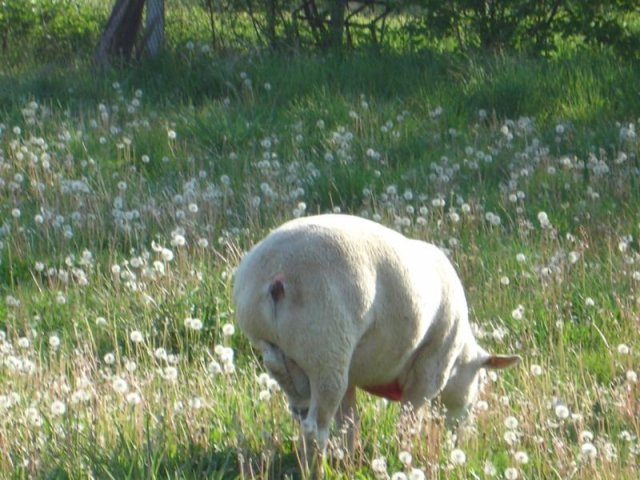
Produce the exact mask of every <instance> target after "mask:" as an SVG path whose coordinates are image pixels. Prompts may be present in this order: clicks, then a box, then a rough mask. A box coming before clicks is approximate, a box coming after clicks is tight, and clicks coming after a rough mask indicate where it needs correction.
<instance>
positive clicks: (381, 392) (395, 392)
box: [362, 380, 402, 402]
mask: <svg viewBox="0 0 640 480" xmlns="http://www.w3.org/2000/svg"><path fill="white" fill-rule="evenodd" d="M362 389H363V390H365V391H367V392H369V393H372V394H373V395H376V396H378V397H382V398H386V399H387V400H393V401H395V402H399V401H400V400H402V387H401V386H400V384H399V383H398V381H397V380H396V381H394V382H391V383H388V384H386V385H373V386H371V387H362Z"/></svg>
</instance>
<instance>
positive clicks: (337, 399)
mask: <svg viewBox="0 0 640 480" xmlns="http://www.w3.org/2000/svg"><path fill="white" fill-rule="evenodd" d="M309 380H310V384H311V401H310V403H309V412H308V414H307V416H306V418H305V419H304V420H302V421H301V422H300V425H301V428H302V431H303V436H304V445H303V448H304V457H305V461H306V465H307V466H308V467H309V466H311V465H315V466H316V468H319V467H320V465H321V463H322V457H323V455H324V452H325V450H326V448H327V444H328V442H329V429H330V427H331V422H332V421H333V418H334V417H335V415H336V413H337V412H338V409H339V406H340V403H341V401H342V399H343V398H344V396H345V393H346V392H347V387H348V382H347V369H346V368H345V369H336V370H332V371H331V372H325V373H323V374H320V375H318V376H315V377H314V376H313V375H309Z"/></svg>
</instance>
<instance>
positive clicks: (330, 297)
mask: <svg viewBox="0 0 640 480" xmlns="http://www.w3.org/2000/svg"><path fill="white" fill-rule="evenodd" d="M233 297H234V302H235V309H236V310H235V311H236V317H237V321H238V325H239V326H240V328H241V329H242V331H243V332H244V333H245V334H246V335H247V336H248V338H249V339H250V341H251V342H252V343H253V344H254V345H255V346H256V347H257V348H259V349H260V350H261V351H262V355H263V361H264V364H265V367H266V368H267V370H269V372H270V373H271V375H272V376H273V377H274V378H275V379H276V380H277V381H278V382H279V384H280V386H281V387H282V389H283V391H284V392H285V393H286V394H287V396H288V397H289V402H290V406H291V410H292V412H293V413H295V414H296V415H297V416H299V418H300V420H301V425H302V429H303V432H304V437H305V440H306V441H307V442H317V448H318V449H319V450H320V451H321V452H322V451H324V449H325V447H326V445H327V441H328V437H329V427H330V424H331V420H332V419H333V418H334V417H335V418H336V420H337V422H338V423H339V424H342V423H343V422H344V421H345V420H346V418H348V416H349V417H350V416H354V418H355V415H356V414H355V389H356V387H360V388H362V389H364V390H367V391H369V392H371V393H374V394H376V395H380V396H383V397H387V398H389V399H391V400H400V401H402V402H408V403H410V404H411V405H412V406H413V407H414V409H419V408H420V407H421V406H422V405H423V404H424V403H425V401H426V400H430V399H432V398H434V397H436V396H437V395H440V398H441V400H442V403H443V404H444V405H445V406H446V408H447V412H448V413H447V415H448V417H450V418H457V417H460V416H463V415H464V414H465V413H466V412H467V411H468V409H469V407H470V406H471V404H472V403H473V401H474V400H475V398H476V396H477V392H478V386H479V379H478V378H479V375H478V373H479V371H480V370H481V369H482V368H505V367H508V366H510V365H513V364H514V363H516V362H517V361H518V360H519V357H518V356H498V355H490V354H489V353H487V352H486V351H485V350H484V349H483V348H482V347H480V346H479V345H478V344H477V343H476V340H475V338H474V337H473V334H472V332H471V328H470V326H469V320H468V313H467V302H466V299H465V295H464V291H463V288H462V284H461V283H460V279H459V278H458V275H457V274H456V272H455V270H454V268H453V266H452V265H451V262H450V261H449V260H448V259H447V257H446V255H445V254H444V253H443V252H442V251H441V250H440V249H439V248H437V247H435V246H434V245H431V244H429V243H426V242H423V241H419V240H411V239H408V238H406V237H404V236H403V235H401V234H400V233H398V232H396V231H394V230H391V229H389V228H386V227H384V226H382V225H379V224H377V223H375V222H372V221H369V220H366V219H363V218H359V217H354V216H349V215H318V216H312V217H306V218H301V219H297V220H293V221H290V222H288V223H285V224H284V225H282V226H280V227H279V228H277V229H276V230H274V231H273V232H271V233H270V234H269V235H268V236H267V237H266V238H265V239H263V240H262V241H261V242H260V243H258V244H257V245H256V246H255V247H254V248H253V249H252V250H251V251H250V252H249V253H248V254H247V255H246V256H245V257H244V258H243V260H242V261H241V263H240V265H239V266H238V268H237V270H236V273H235V281H234V288H233ZM308 444H309V443H308ZM311 444H313V443H311Z"/></svg>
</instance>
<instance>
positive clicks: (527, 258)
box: [0, 9, 640, 480]
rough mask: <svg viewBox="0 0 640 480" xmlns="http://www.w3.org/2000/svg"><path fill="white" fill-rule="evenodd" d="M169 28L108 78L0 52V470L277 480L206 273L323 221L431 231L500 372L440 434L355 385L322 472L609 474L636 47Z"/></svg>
mask: <svg viewBox="0 0 640 480" xmlns="http://www.w3.org/2000/svg"><path fill="white" fill-rule="evenodd" d="M94 14H95V15H97V17H96V18H104V16H105V15H107V14H108V12H102V13H101V10H99V9H98V10H96V11H94ZM183 14H184V15H185V16H187V18H192V17H193V16H194V15H195V14H194V13H192V12H191V13H184V12H183ZM100 15H103V16H102V17H100ZM175 15H176V16H177V17H179V15H180V12H178V13H175ZM70 18H71V17H70ZM81 18H84V17H81ZM93 19H94V17H93V16H91V17H90V20H87V23H86V24H83V25H84V26H85V27H86V29H84V30H83V29H80V30H79V31H82V32H84V33H82V35H83V36H82V38H85V37H84V35H85V34H86V35H88V38H90V39H95V38H97V35H98V33H99V32H98V28H97V27H96V28H94V27H92V25H93V23H91V22H93V21H94V20H93ZM193 23H194V24H195V25H201V24H202V25H206V17H202V18H200V23H198V22H193ZM99 24H100V22H97V21H96V23H95V25H99ZM179 25H184V24H179ZM168 28H169V25H168ZM76 30H77V29H75V30H69V29H66V30H65V29H63V30H62V32H63V33H64V32H67V33H69V32H75V31H76ZM203 31H205V32H206V29H205V30H203ZM169 33H170V35H169V45H168V48H167V51H166V52H165V53H164V55H163V56H162V57H161V58H159V59H155V60H142V61H141V62H139V63H137V64H134V65H126V66H121V67H114V68H112V69H109V70H101V71H96V70H95V69H94V67H93V66H92V65H91V64H90V62H89V61H88V58H89V57H90V49H89V50H87V49H86V46H85V47H83V45H84V44H83V43H82V42H79V43H74V42H71V43H69V44H68V46H69V48H62V49H61V50H60V51H59V52H56V51H54V50H55V49H52V48H49V49H46V51H42V50H40V48H41V47H42V46H43V45H46V42H44V41H43V40H42V38H39V37H38V36H37V32H36V33H33V32H31V33H29V35H35V37H34V36H30V37H29V40H28V41H27V40H25V48H24V50H22V51H20V52H19V51H16V50H15V49H14V50H12V51H11V52H5V53H6V54H7V55H6V56H5V59H7V61H6V62H4V61H3V62H0V446H1V448H0V477H2V478H87V477H91V478H260V479H261V478H285V477H289V478H299V468H298V456H297V454H296V440H297V436H298V428H297V425H296V424H295V422H294V421H293V419H292V418H291V416H290V415H289V413H288V411H287V406H286V400H285V398H284V396H283V394H282V392H280V391H279V389H278V387H277V384H275V383H274V382H273V380H271V379H270V378H269V377H268V376H267V375H266V374H265V373H264V372H263V370H262V368H261V366H260V362H259V359H258V358H256V357H255V355H254V353H253V352H252V350H251V349H250V347H249V345H248V342H247V341H246V339H245V338H243V336H242V334H241V333H240V332H239V331H237V329H236V328H235V327H234V313H233V308H232V304H231V302H230V287H231V282H232V276H233V270H234V267H235V265H237V263H238V261H239V259H240V258H241V255H242V253H243V252H244V251H246V250H247V249H248V248H250V247H251V245H253V244H254V243H255V242H256V241H258V240H259V239H260V238H262V237H263V236H264V235H265V234H266V233H267V232H268V231H269V230H270V229H271V228H273V227H275V226H276V225H278V224H280V223H281V222H283V221H285V220H287V219H290V218H293V217H296V216H302V215H309V214H314V213H320V212H329V211H334V212H345V213H352V214H357V215H361V216H364V217H367V218H371V219H374V220H375V221H378V222H380V223H382V224H385V225H388V226H391V227H393V228H396V229H397V230H399V231H401V232H403V233H404V234H406V235H408V236H412V237H415V238H421V239H425V240H429V241H431V242H433V243H435V244H437V245H439V246H441V247H442V248H444V249H446V251H447V252H448V253H449V255H450V257H451V258H452V260H453V261H454V262H455V265H456V267H457V269H458V271H459V273H460V276H461V277H462V280H463V284H464V285H465V287H466V290H467V295H468V300H469V304H470V308H471V312H470V313H471V319H472V321H473V324H474V329H475V331H476V335H477V336H478V337H479V338H480V339H481V343H482V344H483V346H485V347H486V348H487V349H490V350H492V351H497V352H501V353H509V352H513V353H518V354H520V355H521V356H522V357H523V362H522V364H520V365H519V366H518V367H517V368H514V369H512V370H509V371H505V372H504V373H501V374H500V375H499V377H498V376H495V375H493V374H492V375H490V376H489V377H488V378H487V382H486V386H485V391H484V394H483V396H482V398H481V401H480V402H479V403H478V405H477V407H476V409H475V422H474V424H473V426H472V427H471V431H469V432H467V433H466V434H465V435H461V436H455V435H452V434H451V433H449V432H447V431H446V430H445V428H444V425H443V421H442V417H441V414H440V412H439V411H438V409H437V408H435V406H434V409H433V411H430V412H428V415H426V418H425V419H424V420H423V421H421V422H418V423H416V422H415V421H414V420H412V416H411V415H410V412H403V411H401V409H400V408H399V406H398V405H397V404H394V403H387V402H386V401H384V400H381V399H378V398H375V397H371V396H369V395H366V394H360V395H359V398H358V403H359V407H360V411H361V414H362V428H361V441H362V448H361V450H359V451H358V452H357V453H356V454H355V455H354V456H350V455H348V454H347V452H346V450H345V449H344V446H343V442H342V441H343V439H342V436H341V435H340V432H334V433H335V434H334V436H333V437H332V442H331V445H330V448H329V454H328V455H327V459H326V465H325V472H326V476H327V478H374V477H375V478H392V479H395V480H400V479H403V478H411V479H419V478H425V477H426V478H434V479H435V478H440V479H454V478H460V479H462V478H506V479H516V478H531V479H536V478H541V479H542V478H544V479H547V478H549V479H550V478H558V479H561V478H562V479H564V478H593V479H634V478H637V476H638V472H639V470H640V465H639V464H640V439H639V435H640V386H639V384H638V374H639V373H640V361H639V360H640V288H639V287H640V243H639V240H638V239H639V238H640V210H639V209H638V205H639V204H640V158H639V154H640V143H639V139H638V132H637V128H638V121H639V120H638V119H639V117H640V92H639V90H638V83H637V79H638V78H639V77H640V66H639V65H638V64H637V62H634V61H630V60H628V59H627V60H625V59H621V58H620V57H617V56H615V54H614V53H611V52H610V51H608V50H607V49H602V50H598V49H595V50H594V49H581V48H574V47H571V48H567V49H566V51H560V52H558V53H557V54H556V55H555V56H553V57H552V58H546V59H540V58H531V57H526V56H523V55H518V54H502V55H493V54H492V55H489V54H482V53H472V54H461V53H453V52H448V53H447V52H443V51H440V50H438V49H429V50H424V51H419V52H410V53H407V52H397V51H393V50H390V51H368V50H366V49H357V50H355V51H352V52H348V53H342V54H336V53H310V52H306V53H305V52H297V53H296V54H291V53H290V52H269V51H264V50H260V49H249V50H246V51H243V52H241V53H239V52H231V51H225V52H220V51H218V50H215V49H213V48H211V46H210V43H209V41H210V38H209V37H207V36H206V35H205V34H203V33H202V31H201V30H198V29H197V28H194V29H193V30H189V29H188V28H186V27H184V26H182V27H180V28H177V29H176V30H175V31H173V33H171V32H169ZM25 35H26V34H25ZM74 35H75V34H74ZM25 38H26V37H25ZM65 38H66V37H65ZM73 38H75V37H73ZM83 42H84V40H83ZM49 47H51V45H50V46H49ZM83 48H85V49H84V50H83ZM47 59H50V60H49V61H47ZM51 59H52V60H51Z"/></svg>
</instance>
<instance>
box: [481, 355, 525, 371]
mask: <svg viewBox="0 0 640 480" xmlns="http://www.w3.org/2000/svg"><path fill="white" fill-rule="evenodd" d="M520 360H522V359H521V358H520V355H490V356H489V357H488V358H487V359H486V360H485V361H484V362H483V364H482V366H483V367H484V368H491V369H503V368H508V367H511V366H512V365H515V364H516V363H518V362H519V361H520Z"/></svg>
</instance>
